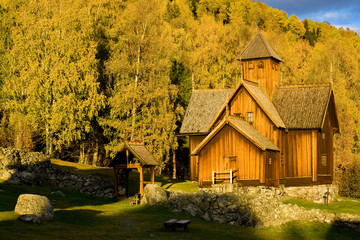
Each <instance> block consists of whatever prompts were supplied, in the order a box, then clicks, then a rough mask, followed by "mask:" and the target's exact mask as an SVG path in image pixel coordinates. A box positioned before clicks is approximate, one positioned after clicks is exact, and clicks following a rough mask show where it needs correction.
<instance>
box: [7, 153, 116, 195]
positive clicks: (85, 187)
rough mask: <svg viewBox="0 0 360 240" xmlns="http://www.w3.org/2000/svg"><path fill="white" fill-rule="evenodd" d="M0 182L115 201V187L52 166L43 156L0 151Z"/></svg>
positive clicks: (94, 178) (105, 182)
mask: <svg viewBox="0 0 360 240" xmlns="http://www.w3.org/2000/svg"><path fill="white" fill-rule="evenodd" d="M0 179H3V180H6V181H7V182H9V183H13V184H29V185H43V184H45V185H53V186H58V187H66V188H71V189H74V190H77V191H80V192H82V193H85V194H90V195H94V196H98V197H105V198H113V197H114V185H113V183H111V182H108V181H105V180H103V179H102V178H100V177H98V176H92V175H77V174H72V173H69V172H66V171H61V170H59V169H55V168H53V167H52V165H51V163H50V160H49V158H48V157H46V156H45V155H44V154H42V153H38V152H31V153H29V152H24V151H21V150H17V149H8V148H0Z"/></svg>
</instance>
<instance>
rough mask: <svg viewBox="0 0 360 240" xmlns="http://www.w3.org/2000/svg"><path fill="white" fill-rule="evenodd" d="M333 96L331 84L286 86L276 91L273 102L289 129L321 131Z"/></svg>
mask: <svg viewBox="0 0 360 240" xmlns="http://www.w3.org/2000/svg"><path fill="white" fill-rule="evenodd" d="M331 94H332V88H331V85H329V84H311V85H310V84H309V85H284V86H281V87H279V88H277V89H276V90H275V93H274V96H273V102H274V104H275V106H276V108H277V109H278V111H279V113H280V116H281V118H282V119H283V120H284V122H285V124H286V126H287V127H288V128H289V129H320V128H322V124H323V119H324V118H325V114H326V110H327V106H328V104H329V100H330V96H331ZM335 114H336V113H335ZM336 121H337V116H336Z"/></svg>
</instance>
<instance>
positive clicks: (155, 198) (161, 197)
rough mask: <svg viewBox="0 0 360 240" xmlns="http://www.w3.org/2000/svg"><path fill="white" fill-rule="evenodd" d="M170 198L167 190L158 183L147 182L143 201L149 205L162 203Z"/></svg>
mask: <svg viewBox="0 0 360 240" xmlns="http://www.w3.org/2000/svg"><path fill="white" fill-rule="evenodd" d="M167 200H168V195H167V193H166V190H165V189H163V188H162V187H159V186H158V185H156V184H146V186H145V188H144V196H143V198H142V203H145V204H147V205H149V206H155V205H161V204H163V203H165V202H166V201H167Z"/></svg>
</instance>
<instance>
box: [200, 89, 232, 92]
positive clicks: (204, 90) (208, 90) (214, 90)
mask: <svg viewBox="0 0 360 240" xmlns="http://www.w3.org/2000/svg"><path fill="white" fill-rule="evenodd" d="M234 90H235V89H234V88H213V89H194V91H193V92H225V91H234Z"/></svg>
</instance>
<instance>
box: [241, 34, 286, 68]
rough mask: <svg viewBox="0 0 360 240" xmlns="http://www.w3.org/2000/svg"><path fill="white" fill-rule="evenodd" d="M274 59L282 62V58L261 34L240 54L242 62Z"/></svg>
mask: <svg viewBox="0 0 360 240" xmlns="http://www.w3.org/2000/svg"><path fill="white" fill-rule="evenodd" d="M268 57H272V58H274V59H276V60H278V61H280V62H282V60H281V58H280V57H279V55H277V53H276V52H275V51H274V49H273V48H272V47H271V46H270V45H269V44H268V43H267V41H266V40H265V39H264V37H263V36H262V34H261V33H258V34H256V35H255V37H254V38H253V39H252V40H251V41H250V42H249V44H248V45H247V46H246V47H245V49H244V50H243V51H242V52H241V54H240V59H241V60H249V59H259V58H268Z"/></svg>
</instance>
